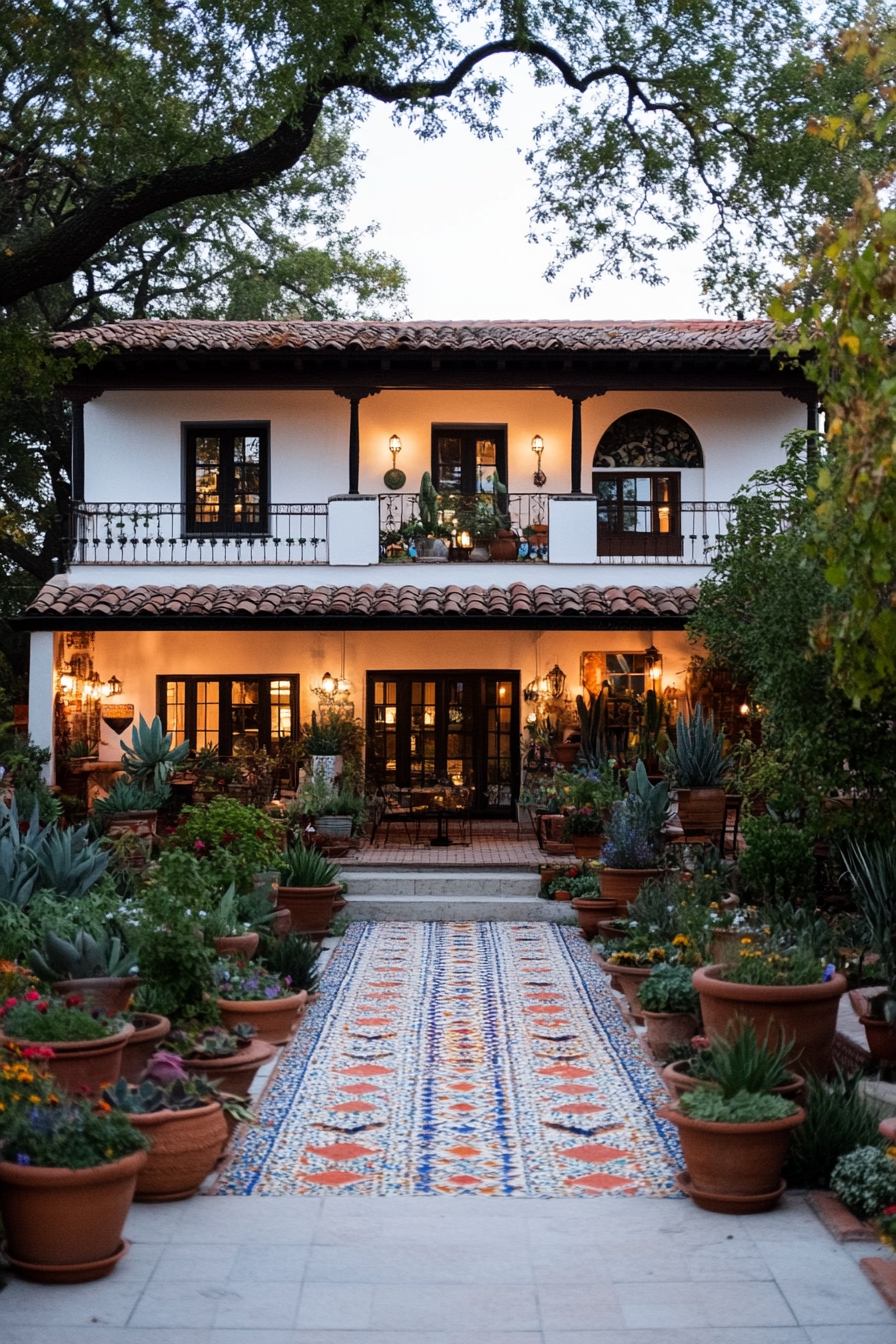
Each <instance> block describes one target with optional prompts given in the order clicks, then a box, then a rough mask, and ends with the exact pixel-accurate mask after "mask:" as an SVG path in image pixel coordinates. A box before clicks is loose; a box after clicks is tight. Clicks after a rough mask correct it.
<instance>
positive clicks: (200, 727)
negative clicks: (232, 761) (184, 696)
mask: <svg viewBox="0 0 896 1344" xmlns="http://www.w3.org/2000/svg"><path fill="white" fill-rule="evenodd" d="M218 701H219V691H218V683H217V682H216V681H197V683H196V741H195V742H194V743H193V746H194V747H195V748H196V750H197V751H198V750H199V748H200V747H216V746H217V745H218V735H219V732H220V729H219V727H218V724H219V718H218V713H219V705H218Z"/></svg>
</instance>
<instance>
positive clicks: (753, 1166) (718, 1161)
mask: <svg viewBox="0 0 896 1344" xmlns="http://www.w3.org/2000/svg"><path fill="white" fill-rule="evenodd" d="M657 1114H658V1115H660V1116H661V1117H662V1118H663V1119H664V1120H668V1121H670V1122H671V1123H672V1124H673V1125H675V1127H676V1128H677V1130H678V1137H679V1139H680V1141H681V1150H682V1153H683V1155H684V1160H685V1166H686V1168H687V1171H686V1172H684V1173H682V1176H683V1177H684V1178H685V1179H683V1180H682V1179H679V1181H678V1185H679V1188H680V1189H682V1190H684V1191H685V1193H686V1194H688V1195H690V1197H691V1199H692V1200H693V1201H694V1203H695V1204H696V1205H697V1207H698V1208H700V1209H707V1210H709V1211H710V1212H712V1213H766V1212H768V1210H769V1209H772V1208H774V1206H775V1204H777V1202H778V1200H779V1199H780V1197H781V1194H782V1193H783V1191H784V1182H783V1181H782V1180H781V1168H782V1167H783V1165H784V1158H785V1156H786V1153H787V1145H788V1143H789V1142H790V1135H791V1134H792V1132H793V1131H794V1130H795V1129H797V1128H798V1127H799V1126H800V1125H801V1124H802V1123H803V1121H804V1120H805V1118H806V1112H805V1111H803V1110H798V1111H797V1112H796V1113H795V1114H794V1115H789V1116H786V1117H785V1118H784V1119H783V1120H763V1121H760V1122H759V1123H758V1124H749V1125H726V1124H716V1123H711V1122H709V1121H706V1120H694V1119H692V1118H691V1117H690V1116H689V1115H685V1114H684V1113H683V1112H682V1111H679V1110H678V1109H677V1108H676V1107H672V1106H664V1107H662V1108H661V1109H660V1110H659V1111H658V1112H657Z"/></svg>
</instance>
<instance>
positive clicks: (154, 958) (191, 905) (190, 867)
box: [136, 850, 217, 1021]
mask: <svg viewBox="0 0 896 1344" xmlns="http://www.w3.org/2000/svg"><path fill="white" fill-rule="evenodd" d="M206 875H207V874H206V869H205V865H204V864H202V863H200V862H199V860H197V859H195V858H194V857H193V855H192V854H184V853H181V852H179V851H177V850H171V851H169V852H168V853H167V854H163V855H162V859H161V861H160V863H159V866H158V869H157V870H156V872H155V873H154V874H153V876H152V878H151V879H150V881H149V882H148V883H147V886H146V888H145V890H144V892H143V896H142V908H141V912H140V924H139V928H138V931H137V948H138V965H139V967H140V976H141V980H142V982H143V983H142V984H141V986H140V988H139V990H138V993H137V995H136V999H137V1001H138V1002H139V1004H140V1007H141V1009H142V1010H143V1011H145V1012H158V1013H163V1014H164V1016H165V1017H170V1018H172V1019H173V1020H175V1021H179V1020H180V1019H182V1018H192V1017H196V1018H200V1019H207V1020H211V1021H214V1020H216V1019H217V1008H216V1006H215V1005H214V1002H213V999H212V993H213V990H214V980H213V978H212V956H213V951H211V950H210V949H209V948H207V947H206V946H205V945H204V944H203V942H202V940H201V938H200V937H198V936H197V933H198V929H199V926H200V925H201V922H202V918H203V911H204V908H205V907H204V906H203V905H202V904H200V903H201V902H203V901H208V900H209V899H210V893H209V890H208V886H207V885H206V882H205V878H206ZM150 1004H152V1007H150Z"/></svg>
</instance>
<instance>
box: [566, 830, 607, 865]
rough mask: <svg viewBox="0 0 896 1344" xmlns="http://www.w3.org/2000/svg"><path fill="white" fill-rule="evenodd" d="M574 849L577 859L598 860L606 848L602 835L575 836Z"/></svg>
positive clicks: (573, 840) (573, 838)
mask: <svg viewBox="0 0 896 1344" xmlns="http://www.w3.org/2000/svg"><path fill="white" fill-rule="evenodd" d="M572 847H573V850H574V851H575V856H576V858H577V859H596V858H597V856H598V854H600V852H601V850H602V849H603V847H604V837H603V836H602V835H574V836H573V837H572Z"/></svg>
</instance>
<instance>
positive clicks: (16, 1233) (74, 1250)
mask: <svg viewBox="0 0 896 1344" xmlns="http://www.w3.org/2000/svg"><path fill="white" fill-rule="evenodd" d="M146 1159H147V1155H146V1153H143V1152H138V1153H130V1154H129V1155H128V1156H127V1157H122V1158H119V1160H118V1161H117V1162H109V1163H107V1165H106V1166H102V1167H83V1168H82V1169H81V1170H80V1171H71V1170H69V1168H68V1167H34V1166H24V1167H20V1166H19V1165H18V1163H15V1162H0V1219H2V1221H3V1227H4V1230H5V1233H6V1241H5V1242H4V1243H3V1252H4V1254H5V1255H6V1257H7V1259H8V1260H9V1261H10V1263H11V1264H12V1265H13V1267H14V1268H15V1269H16V1270H17V1271H18V1273H19V1274H21V1275H22V1276H23V1278H26V1279H33V1280H34V1281H35V1282H37V1283H87V1282H88V1281H89V1280H91V1279H102V1278H104V1277H105V1275H106V1274H108V1273H110V1272H111V1270H113V1269H114V1268H115V1265H116V1264H117V1263H118V1261H119V1260H120V1259H121V1257H122V1256H123V1255H124V1254H125V1252H126V1251H127V1248H128V1243H127V1242H126V1241H122V1238H121V1231H122V1228H123V1227H124V1220H125V1218H126V1217H127V1214H128V1209H129V1208H130V1207H131V1201H132V1200H133V1198H134V1187H135V1185H136V1183H137V1179H138V1177H139V1174H140V1171H141V1169H142V1168H143V1167H144V1166H145V1164H146Z"/></svg>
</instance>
